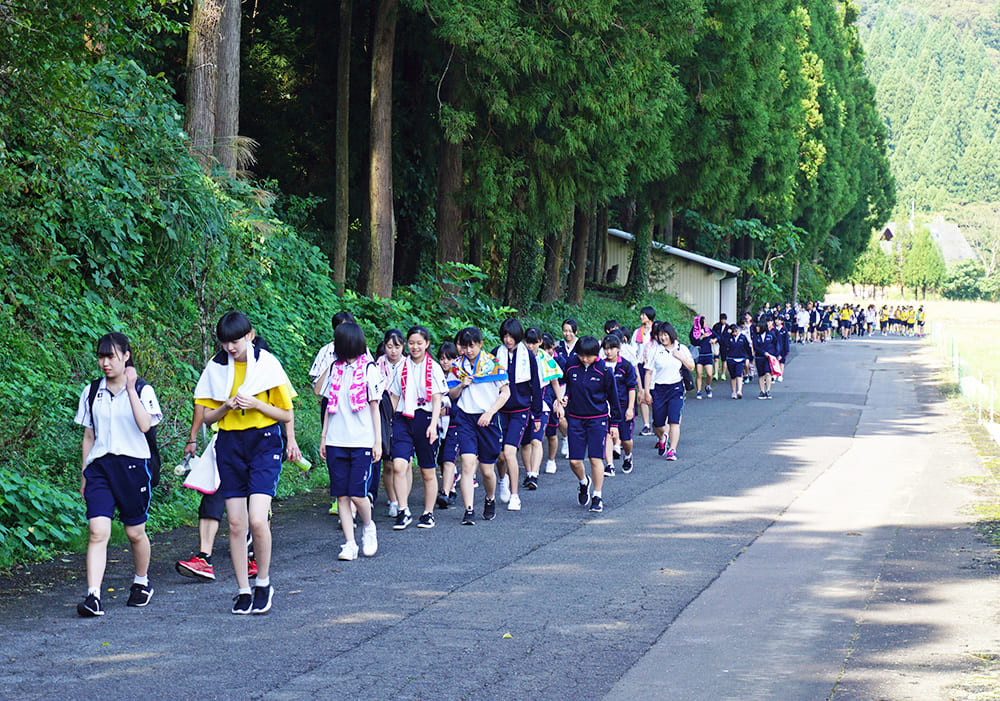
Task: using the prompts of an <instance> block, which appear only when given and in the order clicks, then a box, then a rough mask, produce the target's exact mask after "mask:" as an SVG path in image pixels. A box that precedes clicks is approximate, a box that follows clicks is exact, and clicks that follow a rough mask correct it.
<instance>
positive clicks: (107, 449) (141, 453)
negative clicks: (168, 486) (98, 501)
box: [75, 378, 163, 465]
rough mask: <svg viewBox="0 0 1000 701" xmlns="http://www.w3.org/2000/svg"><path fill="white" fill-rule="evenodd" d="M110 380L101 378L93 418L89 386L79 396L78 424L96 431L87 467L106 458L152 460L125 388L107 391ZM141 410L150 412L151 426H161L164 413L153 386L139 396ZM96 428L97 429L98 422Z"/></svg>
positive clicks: (143, 390)
mask: <svg viewBox="0 0 1000 701" xmlns="http://www.w3.org/2000/svg"><path fill="white" fill-rule="evenodd" d="M107 384H108V380H107V378H101V384H100V385H99V386H98V388H97V395H96V396H95V397H94V416H91V415H90V385H89V384H87V385H84V387H83V392H81V393H80V404H79V406H78V407H77V410H76V419H75V421H76V422H77V423H78V424H80V425H81V426H83V427H85V428H91V429H94V447H93V448H91V449H90V452H89V453H87V464H88V465H89V464H90V463H92V462H94V460H97V458H100V457H103V456H105V455H128V456H129V457H133V458H147V459H148V458H149V457H150V455H149V444H148V443H147V442H146V434H144V433H143V432H142V431H140V430H139V426H138V424H136V422H135V415H133V413H132V402H131V401H129V397H128V390H127V389H125V388H124V387H123V388H122V390H121V391H120V392H119V393H118V394H114V395H112V394H111V392H109V391H108V387H107ZM139 400H140V401H141V402H142V406H143V407H144V408H145V409H146V411H148V412H149V416H150V426H155V425H156V424H158V423H160V419H162V418H163V412H162V411H161V410H160V403H159V402H158V401H157V400H156V392H154V391H153V388H152V386H150V385H148V384H147V385H145V386H144V387H143V388H142V392H141V393H140V394H139ZM95 418H96V420H97V421H96V424H97V426H96V427H95V426H94V424H95V421H94V419H95Z"/></svg>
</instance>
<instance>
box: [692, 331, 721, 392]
mask: <svg viewBox="0 0 1000 701" xmlns="http://www.w3.org/2000/svg"><path fill="white" fill-rule="evenodd" d="M690 338H691V343H692V345H695V346H697V347H698V357H697V358H696V359H695V361H694V363H695V365H694V381H695V390H696V391H697V393H696V394H695V397H694V398H695V399H701V396H702V395H701V392H702V386H703V385H702V376H703V375H704V378H705V381H704V388H705V396H706V397H708V398H709V399H711V398H712V379H713V378H712V371H713V369H714V367H715V351H714V347H715V345H716V344H717V343H718V339H717V338H716V336H715V333H714V332H713V331H712V329H710V328H708V324H707V323H706V322H705V317H703V316H696V317H695V318H694V323H693V324H692V325H691V333H690Z"/></svg>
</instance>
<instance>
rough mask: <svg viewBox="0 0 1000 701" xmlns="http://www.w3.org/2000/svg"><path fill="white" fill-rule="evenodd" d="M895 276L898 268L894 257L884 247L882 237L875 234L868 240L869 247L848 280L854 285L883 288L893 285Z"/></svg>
mask: <svg viewBox="0 0 1000 701" xmlns="http://www.w3.org/2000/svg"><path fill="white" fill-rule="evenodd" d="M895 278H896V270H895V263H894V261H893V258H892V256H890V255H889V254H888V253H887V252H886V251H884V250H883V249H882V245H881V243H880V237H879V236H878V235H877V234H873V235H872V236H871V238H870V239H869V241H868V247H867V248H866V249H865V251H864V253H862V254H861V257H860V258H858V261H857V263H855V265H854V269H853V270H852V271H851V273H850V274H849V275H848V276H847V281H848V282H850V283H851V284H852V285H855V284H856V285H861V286H862V287H864V286H866V285H870V286H872V287H873V288H876V287H878V288H883V287H885V286H887V285H891V284H892V283H893V282H894V281H895Z"/></svg>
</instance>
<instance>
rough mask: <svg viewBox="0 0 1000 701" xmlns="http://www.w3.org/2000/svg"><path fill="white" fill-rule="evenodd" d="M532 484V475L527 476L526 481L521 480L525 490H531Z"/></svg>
mask: <svg viewBox="0 0 1000 701" xmlns="http://www.w3.org/2000/svg"><path fill="white" fill-rule="evenodd" d="M530 484H531V475H525V476H524V479H523V480H521V486H522V487H524V488H525V489H531V487H530V486H529V485H530Z"/></svg>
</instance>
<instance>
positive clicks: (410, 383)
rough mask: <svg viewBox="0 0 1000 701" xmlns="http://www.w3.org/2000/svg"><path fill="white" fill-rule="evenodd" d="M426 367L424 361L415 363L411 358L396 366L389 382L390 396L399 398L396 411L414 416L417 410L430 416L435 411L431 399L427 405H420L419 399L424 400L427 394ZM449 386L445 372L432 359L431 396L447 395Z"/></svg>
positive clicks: (407, 357)
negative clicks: (404, 392) (404, 387)
mask: <svg viewBox="0 0 1000 701" xmlns="http://www.w3.org/2000/svg"><path fill="white" fill-rule="evenodd" d="M403 363H406V396H405V397H404V396H403V391H402V390H403ZM424 372H425V366H424V361H420V362H419V363H414V362H413V361H412V360H410V357H409V356H406V357H405V358H404V359H403V362H402V363H400V364H399V365H397V366H396V368H395V371H394V372H393V373H392V380H391V381H390V382H389V394H391V395H393V396H396V397H399V404H397V405H396V411H398V412H399V413H400V414H404V415H412V414H413V412H414V411H416V410H417V409H419V410H421V411H426V412H427V413H428V414H430V413H431V412H432V411H433V410H434V406H433V405H432V404H431V401H430V398H429V397H428V399H427V402H426V403H425V404H421V403H419V399H421V398H423V395H424V393H425V389H424V387H425V385H426V384H427V378H426V377H425V376H424ZM418 388H419V390H420V394H419V397H418V394H417V389H418ZM447 393H448V385H447V384H446V383H445V380H444V370H442V369H441V366H440V365H438V363H437V361H436V360H434V359H433V358H432V359H431V395H432V396H433V395H435V394H447Z"/></svg>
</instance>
